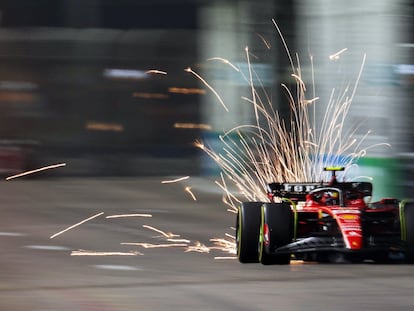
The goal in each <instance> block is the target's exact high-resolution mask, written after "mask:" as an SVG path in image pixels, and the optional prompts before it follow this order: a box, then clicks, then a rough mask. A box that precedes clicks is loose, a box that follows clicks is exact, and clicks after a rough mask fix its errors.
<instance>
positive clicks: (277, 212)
mask: <svg viewBox="0 0 414 311" xmlns="http://www.w3.org/2000/svg"><path fill="white" fill-rule="evenodd" d="M293 222H294V217H293V212H292V210H291V208H290V204H289V203H286V202H283V203H266V204H263V206H262V208H261V226H260V230H261V231H260V241H259V243H260V247H259V261H260V262H261V263H262V264H264V265H287V264H289V263H290V256H291V254H289V253H282V254H277V253H275V250H276V249H277V248H278V247H282V246H285V245H287V244H289V243H291V242H292V238H293V225H294V224H293ZM265 226H266V227H267V230H268V238H269V239H268V241H267V242H266V241H265V237H264V227H265Z"/></svg>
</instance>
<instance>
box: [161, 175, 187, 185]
mask: <svg viewBox="0 0 414 311" xmlns="http://www.w3.org/2000/svg"><path fill="white" fill-rule="evenodd" d="M189 178H190V176H184V177H179V178H176V179H171V180H163V181H161V183H162V184H171V183H176V182H179V181H183V180H186V179H189Z"/></svg>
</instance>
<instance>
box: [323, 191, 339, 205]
mask: <svg viewBox="0 0 414 311" xmlns="http://www.w3.org/2000/svg"><path fill="white" fill-rule="evenodd" d="M323 202H324V203H325V204H326V205H336V204H339V193H338V191H326V192H325V193H324V195H323Z"/></svg>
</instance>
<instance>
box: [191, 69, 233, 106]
mask: <svg viewBox="0 0 414 311" xmlns="http://www.w3.org/2000/svg"><path fill="white" fill-rule="evenodd" d="M185 71H186V72H189V73H191V74H192V75H194V76H195V77H197V78H198V79H199V80H200V81H201V82H203V84H204V85H205V86H206V87H207V88H208V89H209V90H210V91H211V92H213V94H214V95H215V96H216V98H217V99H218V101H219V102H220V104H221V105H222V106H223V108H224V110H226V111H227V112H229V109H228V108H227V106H226V105H225V104H224V102H223V99H221V97H220V95H219V94H218V93H217V91H216V90H215V89H214V88H213V87H212V86H211V85H210V84H208V83H207V81H206V80H205V79H203V78H202V77H201V76H200V75H199V74H198V73H196V72H195V71H193V70H192V69H191V68H190V67H188V68H187V69H185Z"/></svg>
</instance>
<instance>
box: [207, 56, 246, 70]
mask: <svg viewBox="0 0 414 311" xmlns="http://www.w3.org/2000/svg"><path fill="white" fill-rule="evenodd" d="M207 60H208V61H212V60H217V61H220V62H222V63H225V64H227V65H229V66H230V67H231V68H233V69H234V70H236V71H238V72H240V69H239V68H237V67H236V66H235V65H233V64H232V63H231V62H230V61H229V60H228V59H225V58H222V57H212V58H209V59H207Z"/></svg>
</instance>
